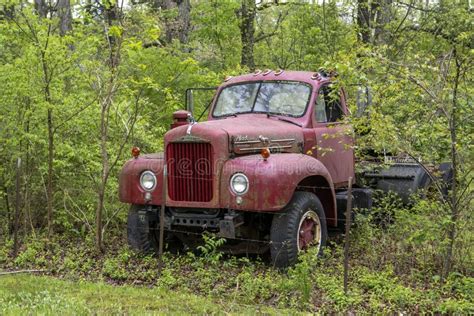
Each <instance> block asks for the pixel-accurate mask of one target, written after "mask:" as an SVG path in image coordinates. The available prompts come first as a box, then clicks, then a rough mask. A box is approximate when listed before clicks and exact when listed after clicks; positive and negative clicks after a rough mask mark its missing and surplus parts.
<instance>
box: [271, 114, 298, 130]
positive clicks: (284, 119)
mask: <svg viewBox="0 0 474 316" xmlns="http://www.w3.org/2000/svg"><path fill="white" fill-rule="evenodd" d="M267 117H268V118H270V117H275V118H277V119H278V120H279V121H283V122H287V123H291V124H294V125H296V126H299V127H303V125H301V124H300V123H296V122H293V121H292V120H289V119H286V118H283V117H279V116H276V115H275V114H272V113H269V112H267Z"/></svg>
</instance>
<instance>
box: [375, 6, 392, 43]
mask: <svg viewBox="0 0 474 316" xmlns="http://www.w3.org/2000/svg"><path fill="white" fill-rule="evenodd" d="M377 2H378V3H377V6H376V19H375V29H374V43H375V44H377V45H383V44H386V43H387V42H388V40H389V38H388V37H389V35H390V34H389V32H388V30H387V29H386V28H387V25H388V23H389V22H390V18H391V17H392V0H378V1H377Z"/></svg>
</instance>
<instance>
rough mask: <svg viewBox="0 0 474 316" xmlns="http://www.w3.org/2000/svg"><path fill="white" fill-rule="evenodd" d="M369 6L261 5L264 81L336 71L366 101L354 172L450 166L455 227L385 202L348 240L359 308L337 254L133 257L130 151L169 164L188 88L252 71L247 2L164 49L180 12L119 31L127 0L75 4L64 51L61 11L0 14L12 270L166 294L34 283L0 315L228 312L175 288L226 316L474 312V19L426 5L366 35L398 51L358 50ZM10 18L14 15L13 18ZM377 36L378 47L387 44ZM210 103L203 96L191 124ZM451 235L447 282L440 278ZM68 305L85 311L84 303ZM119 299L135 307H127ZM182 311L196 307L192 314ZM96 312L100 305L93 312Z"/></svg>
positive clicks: (1, 245) (1, 302)
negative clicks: (263, 258) (51, 229)
mask: <svg viewBox="0 0 474 316" xmlns="http://www.w3.org/2000/svg"><path fill="white" fill-rule="evenodd" d="M313 2H314V1H313ZM316 2H317V1H316ZM359 2H360V1H359ZM359 2H357V1H348V2H344V3H343V4H341V2H340V1H339V2H336V1H323V3H322V4H308V3H301V2H292V1H289V2H281V1H280V2H279V4H278V5H275V4H273V3H269V4H268V5H263V4H260V5H259V7H258V10H257V16H256V20H255V34H254V35H255V47H254V55H255V63H256V67H257V68H261V69H263V68H273V69H276V68H283V69H295V70H310V71H316V70H318V69H319V68H320V67H324V68H326V69H329V70H336V71H337V72H338V73H339V76H338V78H337V80H336V81H335V85H340V86H344V87H345V89H346V91H347V94H348V102H349V106H350V108H351V111H352V113H354V114H355V113H356V112H357V104H356V97H357V94H358V85H367V86H369V87H370V91H371V93H372V105H371V106H370V107H369V108H368V109H367V111H366V113H365V114H364V115H362V116H361V117H356V115H351V116H349V117H347V118H345V120H346V121H347V122H348V123H350V124H352V125H353V126H354V130H355V132H356V134H357V141H356V147H355V150H356V156H357V157H360V158H365V157H367V156H369V158H371V156H372V155H378V156H384V155H390V154H398V153H409V154H411V155H412V156H414V157H417V158H420V159H421V161H422V162H424V163H427V164H428V165H429V164H430V163H433V164H435V165H436V164H438V163H440V162H444V161H452V160H453V159H455V160H456V161H457V162H458V166H457V179H456V180H457V181H456V183H457V185H458V192H457V194H456V195H455V196H454V197H453V196H452V194H453V192H450V193H449V194H448V198H449V199H450V200H452V199H454V200H456V201H457V202H456V205H457V206H458V209H459V213H458V214H457V215H456V216H452V209H451V208H450V204H449V203H450V202H449V201H447V202H446V201H445V202H441V201H440V198H439V195H437V196H435V197H432V198H431V199H426V198H423V199H419V198H416V197H415V198H414V201H413V203H412V205H410V207H408V208H407V207H404V206H402V205H401V203H400V202H399V201H398V200H397V198H396V197H394V196H387V197H382V198H380V199H379V200H378V201H377V204H376V207H375V208H374V209H373V210H372V211H371V213H369V214H366V213H365V212H363V211H359V213H358V214H357V217H356V226H355V228H353V229H352V234H351V238H352V239H351V248H350V263H351V264H350V266H351V270H350V289H349V293H347V294H345V293H344V291H343V287H342V251H341V249H340V247H339V246H338V245H337V244H336V245H331V247H330V248H329V249H328V250H327V251H326V254H325V256H324V257H323V258H317V257H316V256H315V255H314V253H312V252H308V253H307V254H305V255H304V256H302V260H301V262H300V263H298V264H297V265H296V266H295V267H293V268H292V269H290V270H289V271H288V274H281V273H279V272H277V271H274V270H273V269H271V268H269V267H267V266H265V265H263V264H262V263H261V262H258V261H257V262H256V261H255V260H254V259H253V258H252V259H251V260H249V259H247V258H234V257H231V258H227V257H225V256H223V254H222V253H221V252H220V250H219V247H220V246H222V245H223V244H224V242H225V240H224V239H219V238H216V237H213V236H207V235H205V236H204V245H203V246H201V247H200V248H199V250H200V252H201V254H200V255H197V254H192V253H189V254H187V255H184V256H181V257H173V256H170V255H167V256H165V260H164V262H165V267H164V269H163V271H162V274H161V276H159V277H158V276H157V268H158V267H157V259H156V258H155V257H152V256H148V257H139V256H136V255H134V254H132V253H131V252H130V251H129V250H128V248H126V246H125V243H126V241H125V238H124V236H123V232H124V223H125V220H126V209H127V207H126V206H125V205H122V204H121V203H119V202H118V199H117V194H116V192H117V189H118V177H119V170H120V166H121V165H122V164H123V163H124V162H125V161H126V160H127V159H128V157H129V150H128V148H130V147H131V146H133V145H135V146H139V147H140V148H141V150H142V152H146V153H149V152H157V151H160V150H162V148H163V135H164V133H165V132H166V131H167V130H168V127H169V125H170V123H171V121H172V119H171V114H172V113H173V112H174V111H175V110H178V109H181V108H183V107H184V91H185V89H186V88H189V87H212V86H216V85H218V84H219V83H220V82H222V80H223V79H224V78H225V76H227V75H239V74H241V73H245V72H247V71H248V69H245V67H242V66H241V65H240V60H241V50H242V42H241V34H240V26H241V24H242V23H243V21H242V20H241V19H240V18H239V9H240V5H241V3H240V2H239V1H230V0H229V1H217V0H213V1H192V9H191V26H192V27H191V31H190V34H189V39H190V40H189V42H188V43H180V42H179V41H177V40H174V41H171V42H170V43H165V41H163V38H164V36H165V35H166V28H167V27H168V26H169V25H173V20H174V19H176V17H178V16H179V11H178V10H177V9H176V8H174V9H171V10H156V8H155V7H153V6H151V5H150V4H149V3H146V2H140V3H134V2H130V6H129V7H127V8H126V9H124V10H123V11H121V13H120V15H119V19H120V23H118V21H111V23H108V22H110V21H107V20H106V16H105V14H104V12H105V11H104V10H105V9H106V10H110V9H112V8H113V7H114V5H116V4H117V2H116V1H105V2H100V1H99V2H97V5H99V6H100V5H103V7H102V8H100V9H99V7H95V6H92V7H88V6H86V5H84V4H83V3H82V2H74V3H73V10H74V14H73V30H72V31H71V32H68V33H67V34H66V35H64V36H61V34H60V33H59V30H58V22H59V18H58V16H57V13H56V12H54V13H52V14H50V15H47V17H46V18H40V17H39V16H38V14H37V12H36V11H35V9H34V6H33V4H32V3H30V2H28V3H21V4H20V3H19V2H17V1H2V2H0V6H1V7H0V10H1V11H0V126H1V128H0V184H1V186H0V200H1V202H0V203H1V204H0V266H2V267H3V268H7V269H18V268H38V269H47V270H48V271H50V273H52V274H54V275H58V276H66V277H68V278H72V279H75V280H77V279H84V278H86V279H90V280H107V281H109V282H113V283H132V282H133V283H134V284H147V285H156V286H157V291H158V293H156V292H153V291H154V290H150V291H151V292H147V294H146V295H145V298H141V295H142V293H141V290H139V289H135V288H125V289H120V290H118V291H119V292H120V293H121V294H119V295H116V294H114V291H115V290H116V289H112V288H109V287H106V286H104V285H102V284H100V285H91V284H82V283H81V284H80V286H81V287H82V286H83V287H84V288H85V289H84V292H82V291H81V292H80V293H82V294H77V291H72V293H73V294H71V295H66V294H64V295H63V293H62V292H60V291H58V290H57V287H61V286H63V285H64V284H63V283H61V282H60V281H51V280H50V279H47V278H38V279H37V278H32V279H29V278H28V277H26V278H25V279H24V281H25V282H27V283H28V282H32V284H33V283H34V282H36V281H38V282H39V283H40V285H41V287H40V286H38V288H37V289H35V291H29V289H23V288H22V289H21V290H20V291H16V288H15V287H14V286H12V283H14V280H13V279H11V280H10V281H7V282H6V284H9V285H8V286H6V287H3V286H2V287H0V294H2V295H0V313H1V314H9V313H10V314H19V313H24V312H25V311H27V312H28V313H34V314H35V313H39V314H49V313H51V314H59V313H61V314H62V313H66V314H68V313H74V314H76V313H77V314H84V313H90V312H91V311H93V312H96V311H99V312H101V311H103V312H104V313H130V312H131V313H134V312H136V313H140V312H141V311H143V312H149V310H152V311H155V310H157V311H159V312H163V311H164V312H177V313H179V312H189V313H220V312H222V309H221V307H217V308H216V307H215V306H213V305H211V303H209V302H208V301H207V300H206V301H205V302H204V303H203V302H202V300H201V299H198V298H196V297H194V296H190V295H188V294H183V295H181V294H180V295H176V297H175V296H172V297H171V298H170V301H168V300H165V301H164V303H163V304H161V303H160V302H162V301H163V300H164V298H166V297H168V294H169V293H174V292H171V291H174V290H178V291H183V292H184V293H186V292H197V293H198V294H200V295H204V296H212V297H214V298H218V299H220V300H221V301H225V302H226V303H227V302H230V303H229V304H225V306H224V309H223V310H224V311H236V310H237V311H238V312H240V311H242V310H241V309H240V308H238V309H234V307H235V305H238V304H261V305H263V306H276V307H282V308H287V307H288V308H296V309H302V310H305V311H309V312H313V313H318V312H319V313H334V312H340V313H342V312H351V313H352V312H359V313H362V314H365V313H375V314H380V313H406V312H408V313H453V314H468V313H473V312H474V311H473V308H474V307H473V305H472V302H473V295H474V294H473V288H474V285H473V280H472V275H473V273H474V270H473V267H474V250H473V247H472V245H473V244H474V234H473V233H472V232H473V231H474V220H473V217H472V216H473V215H472V209H473V208H474V204H473V203H474V200H473V198H472V197H473V189H474V187H473V183H472V176H473V171H472V170H473V161H474V148H473V146H474V145H473V142H472V135H473V134H474V124H472V121H473V120H472V117H473V108H474V107H473V103H472V95H473V94H474V90H473V89H474V84H473V78H474V76H473V67H472V65H473V57H474V50H473V47H472V43H473V42H474V40H473V39H474V30H473V28H472V24H473V15H472V10H471V9H470V8H469V7H468V6H466V5H463V4H462V3H460V2H457V1H439V3H431V2H430V3H427V4H424V3H421V2H416V6H414V7H413V8H411V7H410V8H408V7H406V6H405V5H404V4H397V5H396V6H392V7H391V8H390V13H391V16H390V21H389V22H388V23H386V24H384V25H380V24H379V21H377V23H375V24H374V25H373V26H371V27H373V28H377V27H382V28H383V31H384V32H385V34H389V35H388V36H385V37H384V38H382V40H380V39H379V38H377V39H375V40H371V41H370V42H367V43H364V42H362V41H360V39H358V37H360V32H361V29H360V27H359V26H358V25H356V23H357V22H356V20H355V16H356V13H357V10H356V9H357V4H358V3H359ZM369 2H371V1H369ZM5 5H8V6H5ZM10 5H14V7H13V8H14V11H13V12H14V14H11V15H8V14H7V13H8V12H7V11H8V10H7V9H8V8H10V7H9V6H10ZM418 6H419V7H418ZM4 9H5V10H4ZM379 12H380V11H379ZM377 16H379V15H378V13H377ZM371 32H372V33H374V37H375V32H376V30H375V29H371ZM112 44H113V45H112ZM111 56H116V58H115V59H113V58H111ZM209 99H210V95H207V94H206V95H203V96H196V111H195V112H196V113H195V115H198V114H200V113H201V112H202V111H203V110H204V108H205V106H206V105H207V104H208V102H209ZM104 104H109V106H110V107H109V111H108V116H107V120H105V122H106V125H107V139H106V141H105V147H106V150H105V152H106V156H107V159H108V162H109V164H110V165H109V166H110V175H109V177H108V182H107V183H106V186H105V200H104V201H105V207H104V223H105V224H106V225H105V226H104V229H103V231H104V236H105V248H106V254H105V255H99V254H97V253H96V252H95V251H94V250H93V249H92V248H93V240H92V239H93V238H94V236H93V231H94V229H95V211H96V209H97V204H98V203H97V200H98V188H99V186H100V185H99V184H100V182H101V181H102V180H103V177H102V176H103V171H104V169H105V167H104V163H103V160H102V159H103V157H102V154H103V153H102V152H101V149H102V148H101V146H102V145H103V144H102V143H101V136H102V135H103V131H102V130H101V119H100V117H101V110H102V109H103V106H104ZM48 112H51V113H52V121H51V122H48V118H47V114H48ZM204 119H205V117H204ZM453 124H454V125H453ZM48 125H52V127H53V138H54V139H53V142H54V144H53V148H52V150H53V170H52V171H53V174H52V180H53V208H54V214H53V220H54V226H55V232H56V234H53V236H48V238H46V236H45V235H44V234H43V230H44V228H45V227H46V224H47V219H46V205H47V194H46V190H47V188H46V187H47V182H48V181H47V178H48V155H49V149H50V148H49V144H48ZM453 131H454V133H455V134H456V140H455V141H454V143H453V139H452V136H453V135H452V134H453ZM101 133H102V134H101ZM451 145H454V146H453V147H451ZM453 148H454V149H455V151H456V153H455V155H454V156H453V153H452V150H453ZM17 158H21V159H22V167H21V170H20V171H21V187H20V195H21V205H19V207H20V213H21V218H20V223H21V231H20V236H22V237H23V236H25V237H24V238H23V239H22V245H21V249H20V253H19V255H18V256H17V257H16V258H11V257H10V253H11V249H12V240H11V236H10V232H11V229H12V227H13V212H14V209H15V202H14V201H15V174H16V169H15V165H16V160H17ZM364 168H365V165H359V166H358V169H359V170H362V169H364ZM453 227H454V229H455V240H454V243H453V244H454V251H453V258H452V269H451V270H452V271H453V273H451V274H449V275H447V276H446V277H445V278H444V279H443V277H442V276H441V275H442V271H443V269H444V265H445V262H444V261H445V260H444V259H445V254H446V249H447V248H448V247H449V245H450V240H449V234H448V232H449V231H450V230H451V229H452V228H453ZM20 280H21V278H20ZM441 281H444V282H441ZM49 282H53V283H54V284H53V286H49V285H48V283H49ZM3 284H4V283H3V280H2V285H3ZM75 286H76V285H75V284H72V283H71V284H69V283H67V285H66V287H68V288H69V289H72V288H74V287H75ZM6 289H8V290H6ZM97 290H103V291H105V292H107V296H106V298H105V300H104V302H107V303H104V304H105V305H106V306H105V307H101V305H100V302H98V301H99V298H96V297H95V295H94V294H95V293H96V292H97ZM74 293H75V294H74ZM128 294H131V296H130V297H131V298H128ZM74 295H79V296H81V295H82V296H81V298H80V299H78V300H75V299H72V297H73V296H74ZM172 295H174V294H172ZM119 298H120V299H124V300H125V301H124V302H125V303H124V304H123V306H122V305H120V306H118V307H117V306H115V302H116V301H117V300H118V299H119ZM157 298H158V299H157ZM187 300H190V302H191V303H193V302H199V305H196V306H192V304H191V303H190V304H184V305H185V306H184V307H183V306H182V304H183V303H182V302H186V301H187ZM90 301H92V302H93V304H92V307H89V305H88V304H85V303H84V302H87V303H90ZM71 302H74V303H71ZM201 304H202V305H201ZM228 306H230V307H228ZM227 307H228V308H227ZM102 308H103V309H102ZM148 308H150V309H148ZM244 311H246V309H244ZM264 311H265V310H264ZM250 312H254V310H253V309H251V311H250Z"/></svg>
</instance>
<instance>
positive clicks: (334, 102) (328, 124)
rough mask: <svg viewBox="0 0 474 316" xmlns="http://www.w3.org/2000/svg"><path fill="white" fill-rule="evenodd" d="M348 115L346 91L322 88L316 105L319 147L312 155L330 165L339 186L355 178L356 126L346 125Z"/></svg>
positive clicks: (330, 171)
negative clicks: (354, 132) (354, 136)
mask: <svg viewBox="0 0 474 316" xmlns="http://www.w3.org/2000/svg"><path fill="white" fill-rule="evenodd" d="M346 114H348V110H347V107H346V103H345V97H344V93H343V91H342V90H338V91H337V90H335V88H333V87H332V86H331V85H324V86H322V87H321V88H320V89H319V91H318V94H317V96H316V98H315V104H314V105H313V128H314V133H315V134H316V146H315V147H316V148H314V149H313V150H312V155H313V156H314V157H315V158H317V159H318V160H320V161H321V162H322V163H323V164H324V166H326V168H327V169H328V171H329V173H330V174H331V177H332V181H333V183H334V185H335V186H336V187H340V186H344V185H347V181H348V179H349V177H352V179H354V149H353V144H354V140H353V136H352V134H353V133H352V127H351V126H350V125H348V124H346V123H344V122H343V118H344V115H346Z"/></svg>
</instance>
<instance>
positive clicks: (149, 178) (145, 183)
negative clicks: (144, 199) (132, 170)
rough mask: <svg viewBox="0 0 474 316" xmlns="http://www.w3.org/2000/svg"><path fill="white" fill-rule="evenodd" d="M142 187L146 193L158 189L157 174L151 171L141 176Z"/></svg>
mask: <svg viewBox="0 0 474 316" xmlns="http://www.w3.org/2000/svg"><path fill="white" fill-rule="evenodd" d="M140 186H141V187H142V189H143V190H145V191H153V190H154V189H155V187H156V177H155V174H154V173H153V172H151V171H149V170H147V171H144V172H143V173H142V175H141V176H140Z"/></svg>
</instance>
